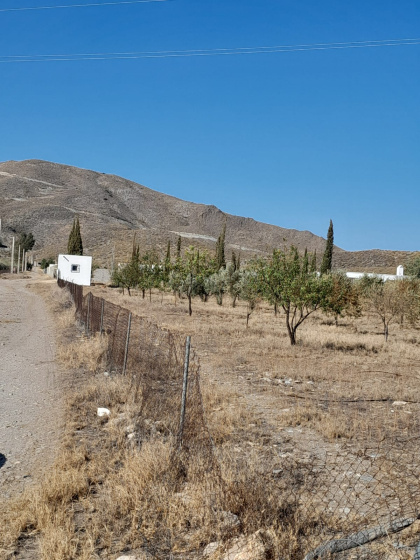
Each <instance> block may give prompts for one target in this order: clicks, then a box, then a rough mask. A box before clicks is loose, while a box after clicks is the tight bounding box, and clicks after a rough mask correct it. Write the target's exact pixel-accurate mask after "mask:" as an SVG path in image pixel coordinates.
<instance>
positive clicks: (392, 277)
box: [346, 265, 404, 282]
mask: <svg viewBox="0 0 420 560" xmlns="http://www.w3.org/2000/svg"><path fill="white" fill-rule="evenodd" d="M346 276H347V278H352V279H354V280H359V279H360V278H363V276H369V277H370V278H380V279H381V280H383V281H384V282H386V281H387V280H399V279H400V278H404V267H403V266H402V265H400V266H399V267H398V268H397V274H375V273H373V272H346Z"/></svg>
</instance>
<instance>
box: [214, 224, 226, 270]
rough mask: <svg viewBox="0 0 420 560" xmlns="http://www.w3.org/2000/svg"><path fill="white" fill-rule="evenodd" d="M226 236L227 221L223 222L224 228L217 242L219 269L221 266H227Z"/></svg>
mask: <svg viewBox="0 0 420 560" xmlns="http://www.w3.org/2000/svg"><path fill="white" fill-rule="evenodd" d="M225 237H226V222H225V223H224V224H223V229H222V232H221V234H220V235H219V238H218V240H217V243H216V261H217V270H220V269H221V268H226V257H225Z"/></svg>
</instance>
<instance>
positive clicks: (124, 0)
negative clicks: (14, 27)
mask: <svg viewBox="0 0 420 560" xmlns="http://www.w3.org/2000/svg"><path fill="white" fill-rule="evenodd" d="M170 1H172V0H118V1H116V2H95V3H90V4H66V5H62V6H32V7H27V8H25V7H22V8H0V12H26V11H29V10H31V11H33V10H59V9H63V8H89V7H92V6H95V7H97V6H119V5H121V4H150V3H151V2H170Z"/></svg>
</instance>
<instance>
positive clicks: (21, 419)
mask: <svg viewBox="0 0 420 560" xmlns="http://www.w3.org/2000/svg"><path fill="white" fill-rule="evenodd" d="M37 276H38V275H37V274H33V275H31V278H28V277H26V278H16V277H14V278H11V277H2V278H0V356H1V359H0V500H1V499H5V498H7V497H9V496H12V495H15V494H17V493H19V492H22V490H23V489H24V487H25V486H26V485H27V484H30V483H31V482H32V481H33V480H36V479H37V477H38V475H39V474H40V473H41V472H42V471H43V469H44V468H45V465H47V464H49V463H50V462H51V460H52V458H53V452H54V449H55V446H56V443H57V440H58V436H59V433H60V411H59V410H60V406H59V405H60V375H59V371H58V368H57V367H56V365H55V362H54V352H55V344H54V331H53V322H52V319H51V317H50V316H49V315H48V312H47V310H46V308H45V303H44V300H43V299H42V297H41V296H40V295H38V294H37V293H35V291H34V290H33V288H34V283H37V282H38V281H39V280H38V279H37Z"/></svg>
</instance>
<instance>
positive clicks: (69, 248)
mask: <svg viewBox="0 0 420 560" xmlns="http://www.w3.org/2000/svg"><path fill="white" fill-rule="evenodd" d="M75 223H76V222H75V220H73V225H72V227H71V232H70V235H69V239H68V241H67V254H68V255H73V254H74V227H75Z"/></svg>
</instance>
